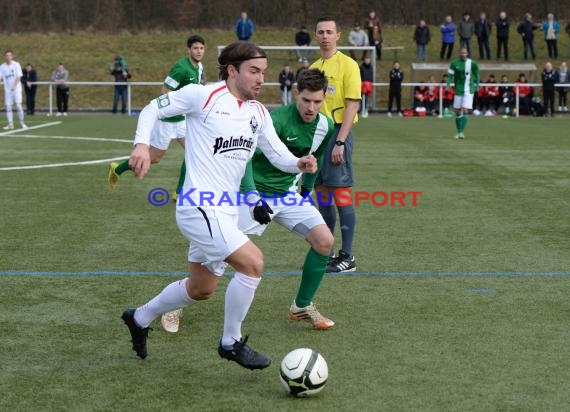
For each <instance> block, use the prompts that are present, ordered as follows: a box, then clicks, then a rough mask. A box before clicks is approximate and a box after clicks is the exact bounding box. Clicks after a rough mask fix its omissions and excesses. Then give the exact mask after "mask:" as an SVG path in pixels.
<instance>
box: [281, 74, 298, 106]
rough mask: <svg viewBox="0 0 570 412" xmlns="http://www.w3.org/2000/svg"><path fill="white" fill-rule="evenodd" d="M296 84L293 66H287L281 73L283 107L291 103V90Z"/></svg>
mask: <svg viewBox="0 0 570 412" xmlns="http://www.w3.org/2000/svg"><path fill="white" fill-rule="evenodd" d="M293 83H295V75H294V74H293V72H292V71H291V66H289V65H288V64H286V65H285V66H283V70H281V73H279V84H280V88H281V104H282V105H283V106H285V105H287V104H289V103H291V88H292V87H293Z"/></svg>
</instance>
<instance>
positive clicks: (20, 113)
mask: <svg viewBox="0 0 570 412" xmlns="http://www.w3.org/2000/svg"><path fill="white" fill-rule="evenodd" d="M16 111H17V112H18V119H19V120H20V123H24V109H23V108H22V105H21V104H16Z"/></svg>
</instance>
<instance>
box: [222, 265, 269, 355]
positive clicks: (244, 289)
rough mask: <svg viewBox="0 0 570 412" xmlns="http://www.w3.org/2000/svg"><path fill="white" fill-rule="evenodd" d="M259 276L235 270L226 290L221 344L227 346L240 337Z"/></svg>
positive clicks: (259, 279) (259, 280)
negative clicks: (255, 276)
mask: <svg viewBox="0 0 570 412" xmlns="http://www.w3.org/2000/svg"><path fill="white" fill-rule="evenodd" d="M259 282H261V278H254V277H251V276H246V275H244V274H243V273H240V272H236V273H235V274H234V277H233V278H232V280H231V281H230V283H229V285H228V288H227V290H226V302H225V311H224V334H223V336H222V342H221V343H222V346H224V347H226V348H229V347H231V346H232V345H233V344H234V343H235V342H236V341H239V340H240V339H241V324H242V322H243V320H244V319H245V316H246V315H247V312H248V311H249V307H250V306H251V302H253V297H254V296H255V290H256V289H257V286H258V285H259Z"/></svg>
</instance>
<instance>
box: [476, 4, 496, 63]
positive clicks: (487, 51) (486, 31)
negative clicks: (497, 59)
mask: <svg viewBox="0 0 570 412" xmlns="http://www.w3.org/2000/svg"><path fill="white" fill-rule="evenodd" d="M491 29H492V26H491V22H490V21H489V20H487V15H486V14H485V13H484V12H481V14H480V15H479V20H477V21H476V22H475V35H476V36H477V43H478V44H479V59H480V60H483V59H485V55H487V60H491V48H490V47H489V37H491Z"/></svg>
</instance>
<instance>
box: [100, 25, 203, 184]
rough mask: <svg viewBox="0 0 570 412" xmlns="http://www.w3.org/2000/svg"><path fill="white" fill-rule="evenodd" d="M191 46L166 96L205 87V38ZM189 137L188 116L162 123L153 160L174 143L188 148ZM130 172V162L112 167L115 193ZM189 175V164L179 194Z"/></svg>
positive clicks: (110, 173)
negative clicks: (188, 87)
mask: <svg viewBox="0 0 570 412" xmlns="http://www.w3.org/2000/svg"><path fill="white" fill-rule="evenodd" d="M186 44H187V46H188V56H186V57H183V58H181V59H180V60H178V61H177V62H176V63H175V64H174V66H172V68H171V69H170V71H169V73H168V76H166V79H164V83H163V86H162V91H161V92H162V93H168V92H169V91H174V90H178V89H181V88H183V87H184V86H186V85H188V84H199V83H201V84H204V83H205V77H204V67H203V66H202V63H201V61H202V59H203V58H204V52H205V45H206V43H205V41H204V39H203V38H202V37H200V36H197V35H194V36H190V37H189V38H188V40H187V42H186ZM185 134H186V122H185V119H184V116H175V117H171V118H168V119H162V121H160V122H158V123H157V125H156V126H155V128H154V129H153V131H152V136H151V142H150V156H151V162H152V163H158V162H160V160H161V159H162V158H163V157H164V154H165V153H166V150H167V149H168V146H169V145H170V141H171V140H172V139H177V140H178V143H180V145H182V147H184V136H185ZM127 170H130V168H129V161H128V160H125V161H124V162H122V163H120V164H117V163H111V164H110V165H109V171H108V174H107V181H108V183H109V186H110V187H111V189H115V188H116V187H117V184H118V183H119V176H120V175H121V174H123V173H124V172H126V171H127ZM185 174H186V167H185V163H184V162H182V166H181V172H180V177H179V181H178V185H177V187H176V193H178V191H179V190H180V188H181V187H182V185H183V183H184V176H185Z"/></svg>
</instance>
